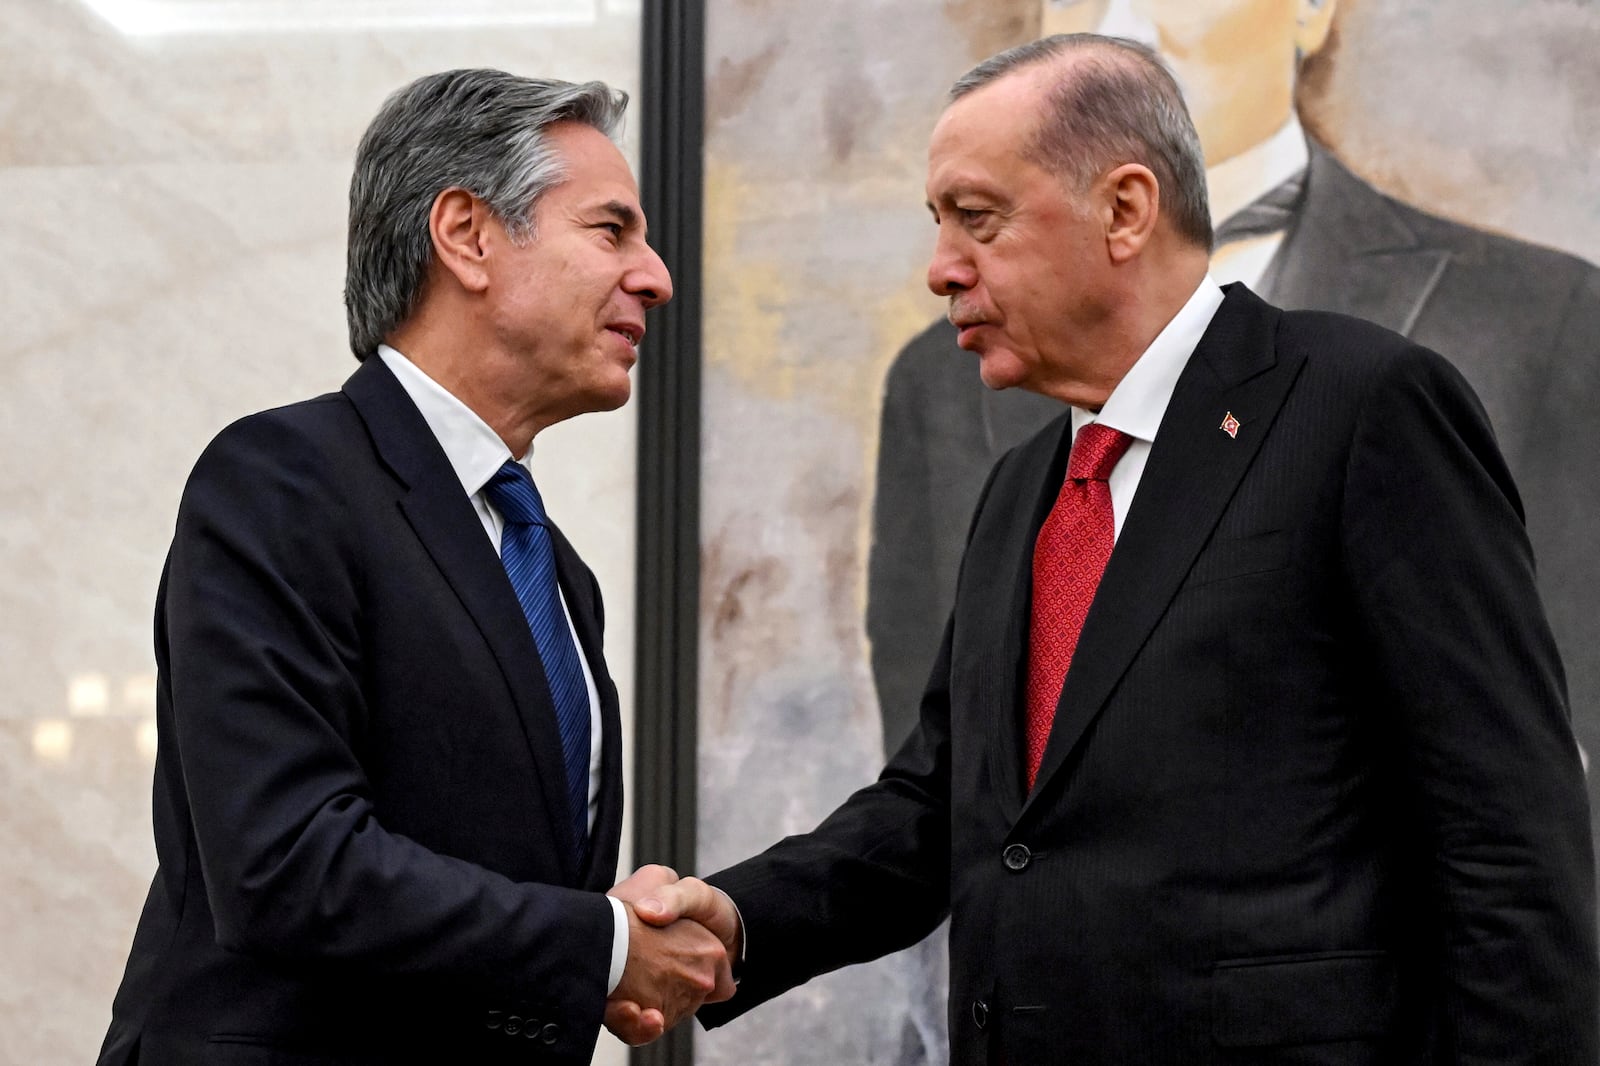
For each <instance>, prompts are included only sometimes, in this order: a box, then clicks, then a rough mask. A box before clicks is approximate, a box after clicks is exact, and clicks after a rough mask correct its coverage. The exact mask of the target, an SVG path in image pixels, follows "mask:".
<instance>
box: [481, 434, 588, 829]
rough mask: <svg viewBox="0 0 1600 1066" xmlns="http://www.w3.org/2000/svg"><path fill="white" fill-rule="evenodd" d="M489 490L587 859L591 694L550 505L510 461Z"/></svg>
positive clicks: (503, 560) (504, 558) (502, 559)
mask: <svg viewBox="0 0 1600 1066" xmlns="http://www.w3.org/2000/svg"><path fill="white" fill-rule="evenodd" d="M483 492H484V495H485V496H487V497H488V498H489V502H490V503H492V504H494V506H495V510H497V511H499V512H500V517H501V518H502V519H504V520H505V528H504V530H503V531H502V532H501V534H500V562H501V563H502V564H504V566H505V568H506V576H507V577H509V578H510V579H511V587H512V588H513V589H515V590H516V593H517V600H518V602H520V603H521V604H522V613H523V614H524V615H526V616H527V619H528V627H529V628H530V629H532V630H533V643H534V646H535V647H537V648H538V649H539V661H540V662H541V663H543V664H544V673H545V677H546V679H548V680H549V682H550V698H551V700H552V701H553V702H554V703H555V705H556V724H557V726H558V727H559V728H560V731H561V756H562V762H563V763H564V764H565V765H566V769H567V799H568V801H569V802H570V804H571V807H572V811H571V815H572V825H573V829H574V830H575V831H576V833H577V836H576V837H575V839H576V840H577V842H578V854H580V855H581V854H583V849H584V841H585V839H586V838H587V837H588V835H589V832H588V831H589V691H588V687H587V686H586V685H585V684H584V681H583V666H582V665H581V664H580V663H579V661H578V649H577V646H576V645H575V644H574V643H573V641H572V627H571V626H569V625H568V624H567V618H566V615H565V613H563V612H562V610H561V595H560V591H559V588H558V586H557V584H556V556H555V552H554V550H553V549H552V548H551V546H550V531H549V530H548V529H546V528H545V516H544V501H543V500H542V499H540V498H539V490H538V489H536V488H534V485H533V478H532V477H531V476H530V475H529V474H528V471H527V469H526V468H525V467H524V466H523V465H522V464H521V463H518V462H516V461H514V460H510V459H508V460H506V463H505V465H504V466H502V467H501V468H500V470H499V471H498V472H497V473H496V474H495V475H494V477H492V478H490V479H489V483H488V484H487V485H485V486H484V487H483Z"/></svg>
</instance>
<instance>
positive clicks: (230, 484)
mask: <svg viewBox="0 0 1600 1066" xmlns="http://www.w3.org/2000/svg"><path fill="white" fill-rule="evenodd" d="M364 440H365V429H364V426H363V423H362V422H361V419H360V417H359V415H358V414H357V413H356V411H355V408H354V407H353V405H352V404H351V403H350V401H349V400H348V399H347V398H345V397H344V396H343V395H342V394H340V393H327V394H325V395H322V396H317V397H314V398H312V399H308V400H301V401H299V402H297V403H291V404H287V405H285V406H282V407H275V408H271V409H268V410H265V411H258V412H256V413H254V414H249V415H245V416H244V417H242V418H239V419H237V420H236V421H234V422H232V423H230V424H229V425H227V426H226V427H224V428H223V429H222V430H221V431H220V432H219V433H217V435H216V436H215V437H213V438H212V439H211V441H210V443H209V444H207V445H206V447H205V448H204V450H203V451H202V452H201V453H200V456H199V458H198V459H197V460H196V461H195V465H194V468H193V469H192V470H191V471H190V474H189V479H188V483H187V485H186V487H185V489H184V499H185V500H186V501H191V502H192V501H193V499H194V498H195V497H197V496H199V495H200V494H201V492H202V489H206V490H208V491H209V493H210V494H211V495H213V496H216V495H220V496H223V497H225V498H226V499H228V500H229V501H230V502H232V503H234V504H239V505H247V504H248V503H249V500H250V499H251V497H252V495H255V496H256V497H257V498H258V499H259V500H260V501H261V502H262V503H263V505H268V506H270V503H268V502H267V501H270V500H272V499H273V498H274V497H277V498H278V499H279V502H280V503H281V502H282V500H283V497H282V496H281V495H280V494H281V493H285V492H289V490H290V489H291V488H293V489H294V490H295V491H294V492H293V493H292V494H293V495H300V494H301V493H310V492H315V491H317V489H316V487H317V486H323V487H327V489H328V494H329V495H336V494H338V492H339V490H338V489H336V488H333V487H332V486H334V485H335V484H336V483H337V482H338V481H340V480H341V475H340V470H341V469H342V468H343V467H344V466H346V465H347V464H348V463H349V462H350V458H351V456H352V455H353V454H359V452H360V451H361V450H362V448H363V446H364V445H363V442H364Z"/></svg>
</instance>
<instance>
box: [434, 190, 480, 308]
mask: <svg viewBox="0 0 1600 1066" xmlns="http://www.w3.org/2000/svg"><path fill="white" fill-rule="evenodd" d="M489 222H490V214H489V209H488V208H487V207H486V206H484V203H483V201H481V200H479V199H478V198H477V197H476V196H474V195H472V194H471V193H470V192H468V191H467V190H465V189H462V188H457V187H452V188H449V189H446V190H444V191H443V192H441V193H440V194H439V195H438V196H436V197H434V199H433V209H432V210H430V211H429V212H428V236H429V237H430V238H432V240H433V256H434V259H435V260H436V261H437V262H438V264H439V266H441V267H443V268H444V269H445V270H446V271H448V272H449V274H450V275H451V276H453V277H454V278H455V279H456V282H457V283H458V284H459V285H460V286H461V287H462V288H463V289H465V290H467V291H468V292H482V291H483V290H484V289H486V288H487V287H488V285H489V271H488V268H487V264H486V262H485V259H486V257H487V250H488V249H487V243H486V242H485V240H484V237H485V232H484V231H485V229H486V228H487V226H488V225H489Z"/></svg>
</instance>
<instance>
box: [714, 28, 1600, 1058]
mask: <svg viewBox="0 0 1600 1066" xmlns="http://www.w3.org/2000/svg"><path fill="white" fill-rule="evenodd" d="M1264 6H1265V7H1271V6H1272V5H1264ZM1279 6H1280V7H1281V6H1282V5H1279ZM1077 7H1081V9H1082V13H1083V15H1084V17H1085V19H1086V21H1087V26H1093V25H1095V24H1096V20H1097V19H1098V18H1100V17H1101V16H1102V15H1103V14H1104V13H1105V12H1106V11H1107V10H1108V9H1112V8H1115V9H1119V10H1121V11H1123V12H1124V13H1126V12H1128V11H1132V12H1134V13H1135V14H1138V13H1139V12H1140V11H1141V10H1143V9H1149V8H1157V7H1159V8H1164V9H1165V10H1166V11H1167V12H1179V11H1183V12H1186V13H1187V11H1188V10H1189V8H1190V7H1192V9H1193V11H1194V17H1195V18H1196V19H1201V20H1204V19H1205V18H1206V15H1205V14H1204V13H1203V12H1204V11H1207V10H1212V9H1219V8H1234V9H1244V8H1249V9H1251V10H1259V9H1261V8H1262V7H1263V5H1259V4H1257V5H1254V6H1253V7H1252V6H1251V5H1248V4H1244V3H1231V2H1229V0H1183V4H1174V3H1155V2H1154V0H1150V2H1146V0H938V2H935V0H815V2H813V3H809V4H803V5H801V4H793V3H788V2H786V0H708V9H709V17H708V23H709V41H708V60H707V79H708V80H707V101H706V106H707V145H706V219H707V221H706V234H705V238H706V240H705V246H706V277H705V289H706V297H705V307H706V322H705V345H706V349H705V376H704V388H705V407H704V410H705V415H704V418H705V427H704V437H703V439H704V449H705V451H704V457H705V469H704V474H703V485H702V501H703V512H702V537H703V549H704V571H703V586H702V629H701V637H702V644H701V647H702V661H701V674H700V676H701V699H700V729H701V733H700V757H701V762H700V767H701V769H700V803H701V808H700V856H701V865H702V867H703V868H705V869H707V870H714V869H717V868H718V867H720V866H722V865H724V864H726V863H728V862H731V861H734V860H737V859H739V858H742V857H744V856H747V855H749V854H752V853H753V852H755V851H757V850H759V849H761V848H762V847H764V846H766V845H767V844H770V843H771V842H773V841H774V840H776V839H778V838H779V837H780V836H782V835H784V834H787V833H793V832H802V831H805V830H806V829H809V828H810V827H812V826H813V825H815V824H816V822H817V821H819V820H820V819H821V818H822V817H823V816H824V815H826V814H827V813H828V811H830V810H831V809H832V808H833V807H834V806H835V805H836V804H837V803H838V802H840V801H841V800H842V799H843V798H844V797H845V796H847V795H848V794H849V793H850V792H851V791H853V790H854V789H855V788H857V787H859V786H861V785H863V784H865V783H867V782H868V781H870V780H871V779H872V777H873V776H874V775H875V774H876V771H877V770H878V768H879V767H880V766H881V765H882V759H883V752H882V750H881V743H882V742H881V732H880V723H879V716H878V715H879V712H878V708H877V706H876V697H875V694H874V689H873V683H872V677H871V673H870V669H869V665H868V646H867V641H866V635H865V632H864V627H863V606H864V601H865V596H866V586H865V580H864V579H865V572H866V566H867V557H868V547H869V516H870V509H871V506H872V500H873V492H874V485H873V476H874V475H873V471H874V465H875V458H876V449H877V441H876V434H877V419H878V412H879V403H880V398H881V391H882V388H883V380H884V373H885V370H886V368H887V366H888V365H889V362H890V360H891V359H892V358H893V356H894V354H895V352H896V351H897V350H898V349H899V347H900V346H901V345H902V344H904V343H905V342H906V341H907V340H908V339H909V338H910V337H912V336H913V335H914V334H916V333H917V332H919V331H920V330H921V329H922V328H923V327H925V326H926V325H927V324H928V323H929V322H930V321H932V320H933V319H934V318H935V317H936V316H938V315H940V314H941V313H942V311H943V307H942V304H941V302H940V301H939V300H936V299H935V298H934V297H932V296H931V295H929V293H928V292H927V290H926V288H925V286H924V280H923V279H924V274H925V270H926V265H927V256H928V253H929V251H930V250H931V246H932V241H933V227H932V225H930V223H929V221H928V216H927V211H926V208H925V207H924V206H923V183H924V177H925V160H926V155H925V153H926V145H927V136H928V133H929V131H930V130H931V128H932V125H933V122H934V120H935V118H936V116H937V114H938V112H939V110H940V108H941V105H942V100H943V97H944V93H945V91H946V89H947V88H948V86H949V84H950V83H951V81H953V80H954V79H955V78H956V77H957V76H958V75H959V74H960V73H962V72H963V71H964V70H966V69H967V68H968V67H970V66H971V65H972V64H974V63H976V62H977V61H978V60H980V59H982V58H984V57H985V56H987V55H990V54H992V53H993V52H996V51H998V50H1000V49H1001V48H1005V47H1008V46H1011V45H1013V44H1018V43H1021V42H1023V41H1025V40H1028V39H1030V38H1031V37H1033V36H1034V35H1036V34H1037V33H1038V32H1039V27H1040V25H1041V18H1042V12H1043V11H1045V10H1047V9H1052V8H1053V9H1055V10H1056V13H1058V14H1064V13H1066V9H1069V8H1077ZM1337 19H1338V20H1337V22H1336V24H1335V31H1334V33H1335V35H1334V38H1333V40H1332V42H1331V43H1330V45H1329V46H1328V48H1327V49H1325V50H1324V54H1323V55H1322V56H1321V57H1319V60H1318V61H1317V65H1316V66H1315V67H1314V68H1308V69H1307V70H1306V71H1305V74H1306V80H1305V82H1304V83H1303V84H1302V86H1301V90H1302V91H1301V115H1302V117H1303V119H1304V120H1305V122H1306V124H1307V126H1308V127H1309V128H1312V129H1313V130H1314V131H1315V132H1316V133H1317V134H1318V135H1319V136H1320V137H1322V138H1324V139H1325V140H1326V141H1328V143H1330V144H1331V146H1332V147H1333V148H1335V149H1336V150H1337V151H1338V153H1339V154H1340V155H1341V157H1342V158H1343V159H1344V160H1345V161H1346V163H1347V164H1348V165H1350V166H1351V167H1352V168H1353V169H1354V170H1355V171H1357V172H1358V173H1359V174H1360V175H1361V176H1362V177H1364V178H1366V179H1367V180H1369V181H1371V182H1372V183H1374V184H1375V185H1377V186H1378V187H1379V188H1381V189H1383V190H1385V191H1387V192H1389V193H1391V194H1393V195H1395V196H1397V197H1399V198H1401V199H1403V200H1406V201H1408V202H1411V203H1414V204H1418V205H1422V206H1423V207H1424V208H1425V209H1426V210H1429V211H1431V212H1434V213H1436V214H1441V215H1444V216H1447V217H1451V218H1455V219H1458V220H1463V221H1468V222H1471V223H1474V224H1476V225H1478V226H1482V227H1485V228H1489V229H1493V230H1497V231H1500V232H1502V233H1506V234H1510V235H1512V236H1517V237H1521V238H1523V239H1525V240H1530V241H1534V242H1538V243H1542V244H1546V245H1550V246H1554V247H1558V248H1561V249H1563V250H1566V251H1569V252H1573V253H1576V254H1578V255H1580V256H1583V257H1585V258H1587V259H1589V260H1590V261H1600V199H1597V198H1596V197H1595V196H1594V193H1593V184H1592V183H1593V177H1592V175H1593V174H1595V173H1597V172H1600V108H1597V107H1596V106H1595V102H1596V101H1597V100H1600V67H1597V66H1596V65H1595V64H1594V63H1593V62H1592V58H1591V57H1593V56H1594V55H1596V54H1600V11H1597V9H1596V8H1595V7H1594V5H1592V4H1581V3H1572V2H1570V0H1527V2H1525V3H1517V4H1509V5H1508V4H1504V3H1499V2H1496V0H1453V2H1451V3H1449V4H1439V3H1431V2H1427V0H1338V10H1337ZM1595 358H1596V359H1600V349H1597V350H1596V353H1595ZM1596 535H1597V536H1600V531H1597V532H1596ZM1568 651H1569V654H1571V653H1577V654H1578V655H1580V656H1581V657H1582V664H1581V665H1582V667H1583V670H1584V671H1585V673H1584V674H1583V676H1582V677H1580V680H1583V681H1584V683H1585V684H1586V685H1587V686H1588V689H1589V691H1591V692H1593V691H1594V690H1595V686H1596V683H1597V682H1600V670H1596V668H1595V667H1596V664H1597V662H1600V659H1597V657H1596V654H1595V653H1594V650H1593V648H1592V647H1573V648H1569V649H1568ZM1578 713H1579V715H1580V716H1581V721H1580V724H1581V725H1583V726H1584V728H1585V729H1586V730H1587V731H1588V736H1587V737H1586V738H1585V743H1586V744H1587V745H1588V746H1589V748H1590V751H1591V754H1593V753H1594V751H1595V750H1597V748H1600V707H1596V706H1585V707H1580V708H1578ZM926 961H927V960H926V959H925V958H918V959H916V960H905V959H901V960H887V961H885V962H881V963H877V964H873V965H870V966H866V967H856V968H851V969H847V970H844V971H841V972H839V973H836V974H833V975H829V976H827V977H825V978H822V979H819V980H816V981H813V982H812V983H810V984H809V985H806V986H804V987H803V988H801V989H799V990H797V991H795V992H793V993H791V994H789V995H788V996H786V997H783V998H782V999H780V1000H779V1001H777V1002H775V1003H774V1004H772V1005H771V1006H769V1007H766V1008H764V1009H763V1010H761V1011H758V1012H756V1013H755V1014H753V1015H750V1016H749V1017H747V1018H744V1019H741V1020H740V1021H738V1022H735V1023H734V1024H732V1025H730V1026H729V1027H727V1028H726V1029H723V1030H718V1031H716V1032H713V1033H710V1034H707V1035H705V1036H703V1037H701V1038H700V1040H699V1043H698V1044H697V1048H698V1051H699V1061H702V1062H706V1063H716V1064H728V1066H734V1064H740V1066H743V1064H750V1063H787V1064H794V1066H802V1064H817V1066H831V1064H834V1063H841V1062H848V1063H867V1062H872V1063H895V1064H900V1066H909V1064H912V1063H918V1062H924V1061H930V1059H929V1058H928V1049H929V1048H933V1049H935V1053H934V1055H933V1057H932V1059H931V1061H935V1062H937V1061H938V1056H937V1047H938V1045H939V1044H940V1043H941V1042H942V1038H941V1034H942V1030H943V1017H942V1007H941V1006H940V1005H939V1004H938V1003H937V1002H936V1001H935V999H934V996H935V994H932V993H930V992H929V991H928V990H927V988H926V987H925V979H926V978H927V974H926V973H925V967H924V963H925V962H926ZM933 982H934V983H937V975H934V978H933Z"/></svg>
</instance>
